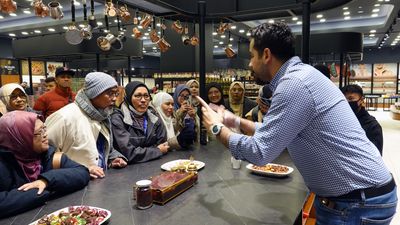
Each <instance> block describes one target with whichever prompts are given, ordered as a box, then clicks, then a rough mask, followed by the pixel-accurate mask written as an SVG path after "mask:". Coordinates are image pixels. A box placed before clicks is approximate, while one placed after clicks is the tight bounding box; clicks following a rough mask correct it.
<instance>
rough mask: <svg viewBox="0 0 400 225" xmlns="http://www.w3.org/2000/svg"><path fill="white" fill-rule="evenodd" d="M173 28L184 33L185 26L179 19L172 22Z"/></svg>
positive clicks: (179, 32)
mask: <svg viewBox="0 0 400 225" xmlns="http://www.w3.org/2000/svg"><path fill="white" fill-rule="evenodd" d="M171 28H172V29H174V30H175V31H176V32H177V33H178V34H182V33H183V27H182V24H181V22H180V21H179V20H177V21H175V22H174V23H172V25H171Z"/></svg>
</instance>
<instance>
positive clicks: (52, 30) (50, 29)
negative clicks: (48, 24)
mask: <svg viewBox="0 0 400 225" xmlns="http://www.w3.org/2000/svg"><path fill="white" fill-rule="evenodd" d="M47 30H48V31H50V32H54V31H56V30H55V29H54V28H49V29H47Z"/></svg>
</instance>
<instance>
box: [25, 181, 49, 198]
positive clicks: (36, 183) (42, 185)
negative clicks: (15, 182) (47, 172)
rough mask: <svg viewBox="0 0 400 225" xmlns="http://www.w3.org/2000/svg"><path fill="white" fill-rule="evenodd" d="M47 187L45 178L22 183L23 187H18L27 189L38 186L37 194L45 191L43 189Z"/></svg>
mask: <svg viewBox="0 0 400 225" xmlns="http://www.w3.org/2000/svg"><path fill="white" fill-rule="evenodd" d="M46 187H47V181H46V180H45V179H39V180H35V181H33V182H30V183H26V184H24V185H22V186H21V187H19V188H18V191H27V190H30V189H34V188H37V189H38V193H37V194H38V195H40V194H42V193H43V191H44V189H46Z"/></svg>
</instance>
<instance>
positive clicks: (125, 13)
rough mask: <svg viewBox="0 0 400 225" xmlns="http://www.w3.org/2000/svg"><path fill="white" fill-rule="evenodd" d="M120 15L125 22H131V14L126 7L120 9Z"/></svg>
mask: <svg viewBox="0 0 400 225" xmlns="http://www.w3.org/2000/svg"><path fill="white" fill-rule="evenodd" d="M119 15H120V16H121V19H122V20H123V21H124V22H129V20H131V14H130V12H129V10H128V6H126V5H125V6H121V7H120V8H119Z"/></svg>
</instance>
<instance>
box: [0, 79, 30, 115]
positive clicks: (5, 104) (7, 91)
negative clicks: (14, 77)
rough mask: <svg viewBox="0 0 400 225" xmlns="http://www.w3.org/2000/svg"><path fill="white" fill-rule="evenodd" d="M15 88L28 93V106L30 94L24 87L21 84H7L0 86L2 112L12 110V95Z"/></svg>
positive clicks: (0, 107)
mask: <svg viewBox="0 0 400 225" xmlns="http://www.w3.org/2000/svg"><path fill="white" fill-rule="evenodd" d="M15 89H19V90H21V91H22V92H23V93H24V94H25V95H26V97H27V100H26V104H27V106H28V95H27V94H26V92H25V90H24V88H23V87H22V86H21V85H19V84H15V83H9V84H5V85H3V86H2V87H1V88H0V100H1V104H0V112H1V113H2V114H5V113H6V112H9V111H11V106H10V95H11V93H12V92H13V91H14V90H15Z"/></svg>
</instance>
